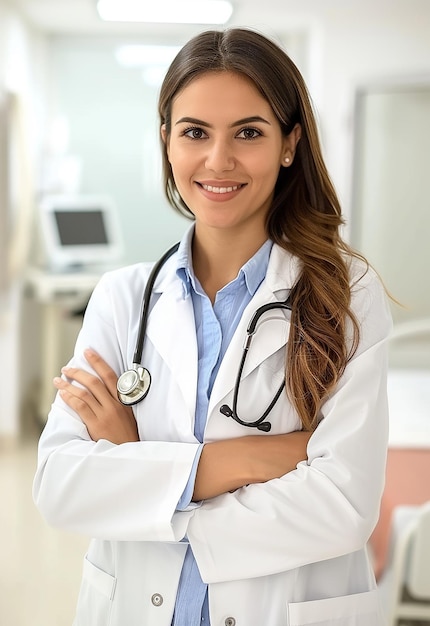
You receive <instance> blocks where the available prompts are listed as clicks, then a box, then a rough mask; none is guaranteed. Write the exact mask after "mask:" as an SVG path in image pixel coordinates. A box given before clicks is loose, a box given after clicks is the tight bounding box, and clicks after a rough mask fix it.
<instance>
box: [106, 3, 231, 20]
mask: <svg viewBox="0 0 430 626" xmlns="http://www.w3.org/2000/svg"><path fill="white" fill-rule="evenodd" d="M97 11H98V13H99V15H100V17H101V18H102V19H103V20H106V21H111V22H151V23H165V24H166V23H169V24H225V23H226V22H227V21H228V20H229V19H230V17H231V14H232V13H233V6H232V4H231V3H230V2H227V1H224V0H164V1H161V0H148V2H145V1H144V0H98V2H97Z"/></svg>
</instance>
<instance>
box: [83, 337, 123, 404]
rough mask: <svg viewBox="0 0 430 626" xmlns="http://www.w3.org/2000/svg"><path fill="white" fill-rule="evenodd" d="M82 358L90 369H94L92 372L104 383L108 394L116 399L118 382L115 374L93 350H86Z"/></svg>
mask: <svg viewBox="0 0 430 626" xmlns="http://www.w3.org/2000/svg"><path fill="white" fill-rule="evenodd" d="M84 356H85V358H86V360H87V361H88V363H89V364H90V365H91V367H92V368H93V369H94V371H95V372H96V373H97V374H98V375H99V377H100V378H101V380H102V381H103V382H104V384H105V385H106V387H107V389H108V390H109V392H110V394H111V395H112V396H113V397H114V398H116V397H117V391H116V384H117V381H118V375H117V374H116V372H115V371H114V370H113V369H112V368H111V367H110V366H109V365H108V364H107V363H106V361H105V360H104V359H102V357H101V356H100V355H99V354H97V352H95V351H94V350H91V349H90V348H88V349H87V350H85V351H84Z"/></svg>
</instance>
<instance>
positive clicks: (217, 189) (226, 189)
mask: <svg viewBox="0 0 430 626" xmlns="http://www.w3.org/2000/svg"><path fill="white" fill-rule="evenodd" d="M202 187H203V189H205V190H206V191H211V192H212V193H229V192H231V191H237V189H239V187H240V185H234V186H233V187H213V186H212V185H203V184H202Z"/></svg>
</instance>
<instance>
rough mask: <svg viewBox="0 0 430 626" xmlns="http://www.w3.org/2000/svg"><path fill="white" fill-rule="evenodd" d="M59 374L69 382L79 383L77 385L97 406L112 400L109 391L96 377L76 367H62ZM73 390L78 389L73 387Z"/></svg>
mask: <svg viewBox="0 0 430 626" xmlns="http://www.w3.org/2000/svg"><path fill="white" fill-rule="evenodd" d="M61 372H62V373H63V374H64V375H65V376H66V377H67V378H68V379H69V380H73V381H75V382H77V383H79V385H82V387H85V389H87V390H88V391H89V392H90V393H91V394H92V395H93V397H94V398H95V399H96V400H97V402H98V403H99V404H103V403H105V402H107V401H109V400H112V395H111V393H110V391H109V390H108V389H107V388H106V385H105V383H104V382H103V381H102V380H100V378H99V377H98V376H95V375H94V374H91V373H90V372H87V371H86V370H83V369H80V368H77V367H62V368H61ZM74 388H76V389H79V387H76V386H74Z"/></svg>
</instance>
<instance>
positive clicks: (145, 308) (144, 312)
mask: <svg viewBox="0 0 430 626" xmlns="http://www.w3.org/2000/svg"><path fill="white" fill-rule="evenodd" d="M178 248H179V243H175V245H174V246H172V247H171V248H169V249H168V250H167V251H166V252H165V253H164V254H163V256H162V257H161V258H160V259H159V260H158V261H157V263H156V264H155V265H154V267H153V268H152V270H151V273H150V275H149V278H148V282H147V283H146V287H145V291H144V294H143V299H142V306H141V314H140V324H139V330H138V335H137V340H136V348H135V351H134V356H133V364H135V363H136V364H139V363H140V362H141V361H142V354H143V345H144V343H145V335H146V327H147V325H148V315H149V304H150V301H151V295H152V289H153V287H154V283H155V280H156V278H157V276H158V274H159V273H160V270H161V268H162V267H163V265H164V263H165V262H166V261H167V259H169V258H170V257H171V256H172V255H173V254H175V252H176V251H177V250H178Z"/></svg>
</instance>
